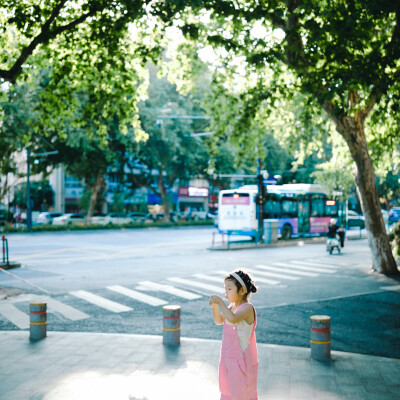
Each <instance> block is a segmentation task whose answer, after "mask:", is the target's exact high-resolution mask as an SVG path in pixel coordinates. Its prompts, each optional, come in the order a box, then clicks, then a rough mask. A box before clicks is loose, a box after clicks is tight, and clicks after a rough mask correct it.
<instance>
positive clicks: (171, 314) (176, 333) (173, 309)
mask: <svg viewBox="0 0 400 400" xmlns="http://www.w3.org/2000/svg"><path fill="white" fill-rule="evenodd" d="M163 344H165V345H167V346H178V345H180V344H181V306H175V305H168V306H164V307H163Z"/></svg>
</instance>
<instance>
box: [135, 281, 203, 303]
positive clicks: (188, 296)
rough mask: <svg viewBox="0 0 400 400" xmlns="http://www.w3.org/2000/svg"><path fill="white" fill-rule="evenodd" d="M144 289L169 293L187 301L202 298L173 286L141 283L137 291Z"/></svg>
mask: <svg viewBox="0 0 400 400" xmlns="http://www.w3.org/2000/svg"><path fill="white" fill-rule="evenodd" d="M142 288H143V289H144V290H154V291H159V292H164V293H169V294H172V295H173V296H176V297H181V298H183V299H186V300H197V299H200V298H201V297H202V296H201V295H199V294H197V293H192V292H188V291H186V290H182V289H178V288H176V287H174V286H171V285H162V284H160V283H155V282H150V281H143V282H139V286H138V288H137V289H142Z"/></svg>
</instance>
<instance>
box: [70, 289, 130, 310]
mask: <svg viewBox="0 0 400 400" xmlns="http://www.w3.org/2000/svg"><path fill="white" fill-rule="evenodd" d="M69 293H70V294H71V295H72V296H75V297H78V298H80V299H82V300H85V301H87V302H88V303H92V304H94V305H96V306H98V307H101V308H104V309H106V310H108V311H111V312H116V313H120V312H126V311H132V308H131V307H128V306H125V305H123V304H120V303H117V302H115V301H111V300H108V299H106V298H104V297H101V296H98V295H96V294H93V293H90V292H87V291H86V290H77V291H74V292H69Z"/></svg>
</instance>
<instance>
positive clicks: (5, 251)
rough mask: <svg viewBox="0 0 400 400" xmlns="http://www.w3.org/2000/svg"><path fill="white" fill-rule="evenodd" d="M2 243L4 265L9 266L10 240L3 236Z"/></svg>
mask: <svg viewBox="0 0 400 400" xmlns="http://www.w3.org/2000/svg"><path fill="white" fill-rule="evenodd" d="M2 241H3V263H7V265H8V264H9V260H8V240H7V239H6V236H5V235H3V236H2Z"/></svg>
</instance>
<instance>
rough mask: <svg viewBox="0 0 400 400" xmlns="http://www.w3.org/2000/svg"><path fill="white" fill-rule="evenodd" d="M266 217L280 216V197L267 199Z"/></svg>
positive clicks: (264, 211) (265, 206)
mask: <svg viewBox="0 0 400 400" xmlns="http://www.w3.org/2000/svg"><path fill="white" fill-rule="evenodd" d="M263 213H264V218H280V217H281V202H280V200H278V199H267V201H266V204H265V205H264V209H263Z"/></svg>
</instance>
